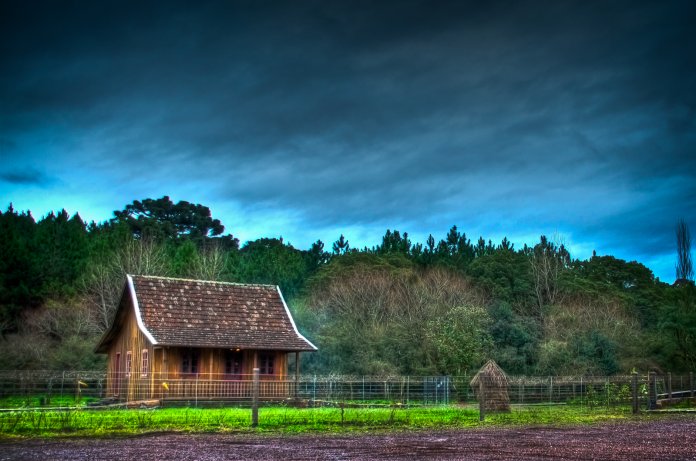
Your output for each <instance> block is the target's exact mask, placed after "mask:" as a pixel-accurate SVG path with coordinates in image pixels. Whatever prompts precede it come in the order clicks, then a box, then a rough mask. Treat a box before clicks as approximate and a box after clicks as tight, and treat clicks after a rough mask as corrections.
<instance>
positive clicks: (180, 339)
mask: <svg viewBox="0 0 696 461" xmlns="http://www.w3.org/2000/svg"><path fill="white" fill-rule="evenodd" d="M124 296H130V297H131V299H132V303H121V307H120V309H123V308H124V305H128V304H131V305H132V306H133V308H134V309H135V315H136V319H137V322H138V327H139V328H140V330H141V331H142V332H143V334H144V335H145V336H146V337H147V338H148V339H149V340H150V342H152V343H153V344H155V345H161V346H185V347H215V348H218V347H219V348H242V349H270V350H284V351H315V350H317V348H316V347H315V346H314V345H313V344H312V343H311V342H309V341H308V340H307V339H306V338H305V337H304V336H302V335H301V334H300V332H299V331H298V330H297V327H296V326H295V322H294V321H293V319H292V316H291V315H290V311H289V310H288V307H287V305H286V304H285V300H284V299H283V295H282V294H281V292H280V289H279V288H278V287H277V286H274V285H245V284H237V283H225V282H208V281H202V280H185V279H174V278H166V277H152V276H143V275H129V276H127V282H126V287H125V289H124ZM119 318H120V317H119V315H117V316H116V321H114V325H113V326H112V328H111V330H110V331H109V332H107V334H105V335H104V337H103V338H102V340H101V341H100V344H99V346H97V351H98V352H106V349H107V345H108V344H109V343H110V342H111V341H112V340H113V339H114V338H115V336H116V334H117V330H118V328H119V326H118V325H117V323H118V319H119ZM121 318H122V316H121Z"/></svg>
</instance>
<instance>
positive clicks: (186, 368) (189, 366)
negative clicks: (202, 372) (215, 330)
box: [181, 349, 199, 375]
mask: <svg viewBox="0 0 696 461" xmlns="http://www.w3.org/2000/svg"><path fill="white" fill-rule="evenodd" d="M198 357H199V352H198V349H184V350H183V351H182V354H181V373H182V374H184V375H196V374H198Z"/></svg>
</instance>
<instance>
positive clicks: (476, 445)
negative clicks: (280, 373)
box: [0, 415, 696, 461]
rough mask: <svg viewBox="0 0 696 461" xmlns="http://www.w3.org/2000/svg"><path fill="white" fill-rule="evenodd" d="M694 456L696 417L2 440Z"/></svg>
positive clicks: (164, 452) (274, 456) (240, 455)
mask: <svg viewBox="0 0 696 461" xmlns="http://www.w3.org/2000/svg"><path fill="white" fill-rule="evenodd" d="M102 459H104V460H106V459H124V460H140V461H149V460H167V461H175V460H199V461H213V460H283V461H290V460H378V459H379V460H385V459H386V460H412V459H419V460H420V459H424V460H538V459H544V460H548V459H582V460H635V459H641V460H649V459H650V460H652V459H654V460H690V459H692V460H696V417H695V416H693V415H689V416H682V417H677V418H669V419H665V418H660V419H657V420H653V421H643V422H631V423H621V424H606V425H599V426H590V427H587V426H583V427H564V428H550V427H526V428H514V429H509V428H508V429H468V430H457V431H429V432H425V431H419V432H394V433H377V434H361V435H340V436H336V435H297V436H286V435H283V436H279V435H253V434H151V435H144V436H139V437H123V438H99V439H71V438H66V439H59V440H56V439H53V440H37V439H31V440H22V441H16V440H15V441H3V442H0V460H41V461H49V460H75V461H78V460H102Z"/></svg>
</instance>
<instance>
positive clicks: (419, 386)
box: [0, 371, 696, 409]
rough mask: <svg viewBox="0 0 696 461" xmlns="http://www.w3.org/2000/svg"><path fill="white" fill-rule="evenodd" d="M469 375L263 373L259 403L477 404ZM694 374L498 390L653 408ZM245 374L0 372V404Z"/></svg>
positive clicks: (532, 381) (213, 395)
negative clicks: (171, 375) (165, 375)
mask: <svg viewBox="0 0 696 461" xmlns="http://www.w3.org/2000/svg"><path fill="white" fill-rule="evenodd" d="M472 378H473V376H472V375H463V376H386V377H374V376H359V377H358V376H344V375H330V376H320V375H302V376H300V377H298V379H297V380H295V379H287V378H286V379H276V378H275V377H273V376H264V377H263V378H262V379H261V381H260V383H259V397H260V399H261V402H262V403H264V404H271V403H279V402H285V403H292V404H293V405H298V406H323V405H326V406H329V405H341V406H351V405H354V406H361V405H397V404H398V405H449V404H464V405H466V404H475V403H476V402H477V392H478V388H475V387H472V386H471V385H470V382H471V379H472ZM695 390H696V385H695V384H694V374H693V373H685V374H672V373H665V374H655V373H648V374H632V375H616V376H508V377H507V380H506V382H505V385H504V388H501V389H499V390H498V391H496V392H501V393H503V394H504V396H505V398H506V399H507V400H508V401H509V403H510V404H511V405H541V404H544V405H548V404H552V405H555V404H574V405H580V406H587V407H590V408H592V407H595V406H607V407H613V406H630V405H632V404H633V405H635V404H636V403H637V404H638V405H639V406H640V407H641V408H645V409H654V408H656V407H658V406H659V405H660V404H661V403H662V402H665V401H677V400H679V399H686V400H689V399H691V400H693V399H694V393H695ZM252 395H253V381H252V379H251V376H244V375H239V376H234V377H230V376H227V375H211V374H203V373H201V374H196V375H190V376H186V377H179V378H177V379H164V378H155V377H152V376H149V377H148V376H138V377H134V376H126V375H119V376H114V375H109V376H107V374H106V373H104V372H94V371H0V409H2V408H6V409H10V408H21V407H60V406H75V405H87V404H97V403H102V404H115V403H128V402H131V403H133V402H140V403H141V404H142V403H143V402H146V401H148V404H153V402H154V404H157V405H165V406H166V405H185V406H210V405H225V404H230V405H233V404H236V405H244V404H248V403H250V402H251V399H252Z"/></svg>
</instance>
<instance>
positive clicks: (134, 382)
mask: <svg viewBox="0 0 696 461" xmlns="http://www.w3.org/2000/svg"><path fill="white" fill-rule="evenodd" d="M122 302H127V303H129V304H130V298H129V297H125V296H124V297H123V299H122ZM143 350H147V351H148V357H149V362H150V364H149V367H150V370H148V373H147V375H146V376H142V373H141V370H142V355H143ZM128 352H130V354H131V370H130V373H127V371H128V370H126V361H127V356H128ZM117 357H119V360H120V363H118V364H116V358H117ZM155 363H156V361H155V354H154V349H153V347H152V344H150V342H149V341H148V340H147V338H146V337H145V335H144V334H143V333H142V332H141V331H140V329H139V328H138V324H137V323H136V319H135V312H134V310H133V307H132V306H128V307H127V308H126V310H125V315H124V316H123V320H122V324H121V330H120V334H119V335H118V337H117V338H116V339H115V340H114V341H113V343H112V344H111V346H110V348H109V360H108V366H107V373H108V375H107V376H108V382H107V394H108V396H110V397H118V398H119V399H120V400H142V399H146V398H150V397H149V395H148V394H149V389H150V384H151V381H152V379H153V373H152V368H153V366H154V364H155ZM117 370H118V371H119V373H117Z"/></svg>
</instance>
